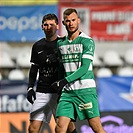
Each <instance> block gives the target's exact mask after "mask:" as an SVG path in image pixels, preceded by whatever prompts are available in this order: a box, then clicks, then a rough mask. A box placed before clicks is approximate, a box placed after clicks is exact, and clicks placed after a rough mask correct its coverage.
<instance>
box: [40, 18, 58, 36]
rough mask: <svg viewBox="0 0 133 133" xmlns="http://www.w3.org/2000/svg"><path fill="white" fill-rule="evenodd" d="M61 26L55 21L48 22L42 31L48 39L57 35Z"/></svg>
mask: <svg viewBox="0 0 133 133" xmlns="http://www.w3.org/2000/svg"><path fill="white" fill-rule="evenodd" d="M58 28H59V26H58V25H57V24H56V22H55V20H46V21H45V22H44V23H43V24H42V30H43V31H44V33H45V34H46V36H47V37H52V36H54V35H55V34H56V31H57V30H58Z"/></svg>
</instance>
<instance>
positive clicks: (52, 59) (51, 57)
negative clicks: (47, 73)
mask: <svg viewBox="0 0 133 133" xmlns="http://www.w3.org/2000/svg"><path fill="white" fill-rule="evenodd" d="M46 61H47V62H56V61H58V58H57V55H56V54H49V55H47V60H46Z"/></svg>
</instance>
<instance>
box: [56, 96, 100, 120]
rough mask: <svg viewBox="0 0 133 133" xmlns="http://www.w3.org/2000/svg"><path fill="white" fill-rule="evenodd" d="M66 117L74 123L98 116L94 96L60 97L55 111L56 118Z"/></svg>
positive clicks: (96, 101) (96, 102) (95, 97)
mask: <svg viewBox="0 0 133 133" xmlns="http://www.w3.org/2000/svg"><path fill="white" fill-rule="evenodd" d="M59 116H66V117H69V118H71V119H72V120H73V121H76V119H77V117H78V119H79V120H84V119H88V118H93V117H97V116H100V114H99V108H98V100H97V95H96V94H86V95H81V96H71V97H68V96H61V98H60V101H59V104H58V106H57V109H56V117H59Z"/></svg>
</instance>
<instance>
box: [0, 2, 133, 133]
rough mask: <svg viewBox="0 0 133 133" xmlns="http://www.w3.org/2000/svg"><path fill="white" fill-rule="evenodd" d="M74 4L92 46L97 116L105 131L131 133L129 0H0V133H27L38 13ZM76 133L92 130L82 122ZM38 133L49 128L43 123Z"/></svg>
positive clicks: (132, 20)
mask: <svg viewBox="0 0 133 133" xmlns="http://www.w3.org/2000/svg"><path fill="white" fill-rule="evenodd" d="M68 7H73V8H76V9H77V11H78V13H79V15H80V19H81V24H80V29H81V31H83V32H85V33H86V34H88V35H89V36H91V37H92V38H93V39H94V41H95V45H96V50H95V55H94V74H95V77H96V82H97V92H98V100H99V107H100V113H101V121H102V124H103V127H104V129H105V130H106V131H107V133H125V132H126V133H133V0H126V1H125V0H117V1H116V0H22V1H16V0H12V1H9V0H0V105H1V107H0V133H27V128H28V124H29V109H30V104H29V103H28V102H27V100H26V93H27V82H28V73H29V68H30V54H31V47H32V45H33V43H34V42H35V41H37V40H39V39H40V38H42V37H44V34H43V31H42V30H41V21H42V17H43V16H44V15H45V14H47V13H55V14H56V15H57V16H58V18H59V22H60V29H59V31H58V34H59V35H61V36H63V35H65V34H66V31H65V28H64V26H63V25H62V23H61V21H62V13H63V11H64V10H65V9H66V8H68ZM75 124H76V128H77V130H78V132H79V133H93V132H92V131H91V129H90V127H89V126H88V124H87V122H86V121H78V120H77V122H76V123H75ZM41 133H51V130H50V127H49V126H48V125H45V126H44V128H43V129H42V132H41Z"/></svg>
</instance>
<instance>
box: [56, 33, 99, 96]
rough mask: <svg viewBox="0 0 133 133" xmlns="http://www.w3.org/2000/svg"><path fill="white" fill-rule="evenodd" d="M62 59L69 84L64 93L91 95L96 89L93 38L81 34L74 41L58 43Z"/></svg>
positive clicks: (64, 39) (65, 38) (62, 40)
mask: <svg viewBox="0 0 133 133" xmlns="http://www.w3.org/2000/svg"><path fill="white" fill-rule="evenodd" d="M58 48H59V50H60V59H61V62H62V63H63V66H64V69H65V78H66V80H67V81H68V82H69V84H67V85H66V86H65V87H64V88H63V92H67V93H71V94H72V95H73V94H74V95H77V94H78V95H80V94H81V95H83V94H86V93H90V92H91V91H92V88H95V87H96V83H95V80H94V74H93V70H92V69H93V55H94V50H95V44H94V41H93V40H92V38H90V37H89V36H87V35H86V34H84V33H83V32H81V34H80V35H79V36H78V37H77V38H76V39H75V40H73V41H70V40H68V38H67V37H64V38H63V39H61V40H59V41H58ZM93 90H94V89H93Z"/></svg>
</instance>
